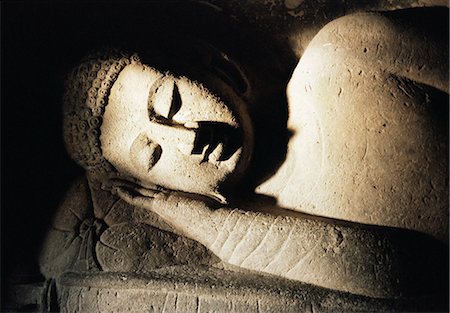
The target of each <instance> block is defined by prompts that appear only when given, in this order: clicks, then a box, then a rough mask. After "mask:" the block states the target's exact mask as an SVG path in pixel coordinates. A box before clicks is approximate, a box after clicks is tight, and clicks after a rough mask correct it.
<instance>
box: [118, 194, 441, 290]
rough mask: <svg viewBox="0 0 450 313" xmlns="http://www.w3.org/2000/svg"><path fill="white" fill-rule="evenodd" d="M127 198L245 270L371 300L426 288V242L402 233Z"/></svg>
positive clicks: (172, 199)
mask: <svg viewBox="0 0 450 313" xmlns="http://www.w3.org/2000/svg"><path fill="white" fill-rule="evenodd" d="M121 196H122V197H124V199H125V200H127V201H129V202H132V203H133V204H135V205H140V206H145V207H147V208H149V209H151V210H153V211H155V212H156V213H158V214H159V215H160V216H161V217H162V218H164V219H165V220H166V221H167V222H169V223H171V224H172V225H173V226H174V227H176V228H178V229H179V230H180V231H182V232H183V233H184V234H185V235H186V236H188V237H190V238H192V239H194V240H197V241H198V242H200V243H202V244H203V245H205V246H206V247H207V248H209V249H210V250H211V251H212V252H214V253H215V254H216V255H217V256H218V257H219V258H220V259H222V260H223V261H225V262H228V263H230V264H232V265H236V266H239V267H242V268H246V269H250V270H255V271H260V272H264V273H268V274H274V275H277V276H281V277H285V278H289V279H293V280H298V281H301V282H305V283H311V284H314V285H318V286H322V287H326V288H332V289H337V290H341V291H347V292H351V293H356V294H362V295H366V296H372V297H396V296H399V295H402V293H403V290H402V288H403V287H404V286H405V284H406V285H408V284H411V283H413V284H417V283H418V282H419V281H421V280H420V279H415V278H414V277H416V276H417V275H419V276H420V275H421V274H417V273H421V272H423V269H422V268H421V267H422V266H421V265H420V264H421V260H420V256H419V254H422V253H426V251H425V250H422V251H419V252H415V251H417V250H416V249H417V247H419V246H421V244H422V242H421V241H420V240H419V241H416V240H414V241H413V240H409V239H411V238H412V239H415V238H414V237H411V238H410V237H408V235H405V232H402V231H395V230H389V229H383V228H377V227H367V226H360V225H357V224H351V223H348V224H343V223H340V224H338V223H332V222H335V221H331V220H328V221H327V220H325V219H323V220H318V219H313V218H307V217H301V216H299V217H291V216H275V215H270V214H265V213H258V212H248V211H243V210H241V209H233V210H230V209H225V208H220V209H217V210H213V209H210V208H209V207H208V205H206V204H205V203H204V202H202V201H198V200H192V199H186V198H182V197H179V196H176V195H168V196H165V197H161V198H158V197H156V198H154V199H152V200H150V201H149V200H148V199H147V200H146V199H144V198H143V197H139V196H138V197H136V196H135V197H131V196H130V195H129V194H128V195H125V196H124V194H123V193H122V195H121ZM406 233H407V232H406ZM405 236H406V237H405ZM408 240H409V241H408ZM408 242H410V243H408ZM408 245H409V246H408ZM423 246H426V245H425V244H423ZM414 248H416V249H414ZM419 249H423V247H420V248H419ZM430 249H431V247H430ZM416 254H417V255H416ZM432 277H433V276H432V275H429V276H427V279H429V280H431V279H432ZM431 281H432V280H431ZM422 282H423V281H422ZM408 286H409V285H408ZM408 288H409V287H408Z"/></svg>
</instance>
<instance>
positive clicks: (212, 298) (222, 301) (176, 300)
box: [57, 267, 429, 313]
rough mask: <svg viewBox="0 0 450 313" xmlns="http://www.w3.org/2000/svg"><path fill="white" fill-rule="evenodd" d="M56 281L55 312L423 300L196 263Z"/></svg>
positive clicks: (411, 306) (349, 305) (330, 308)
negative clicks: (376, 296)
mask: <svg viewBox="0 0 450 313" xmlns="http://www.w3.org/2000/svg"><path fill="white" fill-rule="evenodd" d="M57 285H58V290H59V294H58V297H59V302H60V303H61V304H62V306H61V312H86V311H89V312H123V311H127V312H143V311H145V312H185V313H188V312H258V313H262V312H368V311H370V312H386V311H413V310H418V309H419V310H420V308H421V304H420V303H421V301H424V300H425V301H427V302H428V301H429V299H426V298H422V299H420V300H419V299H407V300H406V299H405V300H388V299H374V298H367V297H361V296H354V295H351V294H347V293H342V292H336V291H333V290H329V289H323V288H318V287H314V286H311V285H307V284H298V283H293V282H292V281H289V280H285V281H283V280H280V279H276V278H272V277H264V276H260V275H257V274H255V273H251V272H248V273H242V272H241V273H236V272H233V271H229V270H222V269H215V268H201V267H196V268H190V267H178V268H173V269H170V270H161V271H156V272H152V273H148V274H147V275H134V274H130V273H98V274H91V275H85V274H76V273H66V274H64V275H63V276H62V277H61V278H60V279H59V280H58V283H57Z"/></svg>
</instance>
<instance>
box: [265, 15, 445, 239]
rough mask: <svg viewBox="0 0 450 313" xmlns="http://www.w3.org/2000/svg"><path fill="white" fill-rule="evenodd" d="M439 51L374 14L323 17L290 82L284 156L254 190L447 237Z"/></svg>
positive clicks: (283, 201) (322, 210)
mask: <svg viewBox="0 0 450 313" xmlns="http://www.w3.org/2000/svg"><path fill="white" fill-rule="evenodd" d="M399 38H401V43H400V44H399V42H398V40H399ZM445 51H448V50H446V49H445V44H444V43H437V42H434V41H433V40H432V39H428V38H427V37H426V36H425V35H424V34H423V33H421V32H420V31H419V30H417V31H416V32H412V30H411V29H410V28H406V27H405V26H404V25H402V24H399V23H397V22H396V21H395V20H392V19H389V18H386V17H384V16H382V15H379V14H378V15H377V14H356V15H351V16H346V17H343V18H340V19H337V20H335V21H333V22H331V23H330V24H328V25H327V26H325V27H324V28H323V29H322V30H321V31H320V32H319V33H318V34H317V35H316V37H315V38H314V39H313V41H312V42H311V43H310V45H309V46H308V49H307V50H306V52H305V54H304V55H303V56H302V58H301V60H300V62H299V65H298V66H297V68H296V70H295V72H294V74H293V77H292V79H291V81H290V84H289V89H288V97H289V106H290V111H289V122H288V127H289V128H290V129H291V130H292V131H293V132H294V135H293V137H292V138H291V140H290V143H289V148H288V153H287V156H286V161H285V163H284V164H283V166H282V167H281V168H280V170H279V171H278V173H277V174H276V175H275V176H274V177H273V178H271V179H269V180H268V181H267V182H265V183H264V184H263V185H262V186H260V187H258V188H257V190H258V191H259V192H261V193H264V194H268V195H272V196H275V197H276V198H277V199H278V202H279V204H280V205H281V206H284V207H287V208H292V209H294V210H298V211H301V212H307V213H310V214H313V215H321V216H327V217H333V218H338V219H343V220H351V221H356V222H361V223H367V224H377V225H388V226H394V227H401V228H408V229H415V230H418V231H421V232H425V233H429V234H432V235H434V236H435V237H437V238H439V239H440V240H443V241H448V158H447V153H448V133H447V125H448V71H447V69H448V63H447V59H448V58H447V56H446V53H447V52H445Z"/></svg>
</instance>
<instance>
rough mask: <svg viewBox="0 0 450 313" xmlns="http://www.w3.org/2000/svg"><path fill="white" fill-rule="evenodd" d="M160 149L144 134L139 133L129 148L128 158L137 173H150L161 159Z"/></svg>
mask: <svg viewBox="0 0 450 313" xmlns="http://www.w3.org/2000/svg"><path fill="white" fill-rule="evenodd" d="M161 153H162V148H161V146H160V145H159V144H157V143H156V142H153V141H152V140H151V139H150V138H148V136H147V135H146V134H145V133H141V134H140V135H139V136H138V137H137V138H136V139H135V140H134V141H133V143H132V145H131V147H130V158H131V162H132V164H133V166H134V167H135V168H136V169H137V170H138V171H146V172H148V171H150V170H151V169H152V168H153V166H154V165H155V164H156V162H158V160H159V159H160V157H161Z"/></svg>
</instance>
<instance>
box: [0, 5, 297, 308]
mask: <svg viewBox="0 0 450 313" xmlns="http://www.w3.org/2000/svg"><path fill="white" fill-rule="evenodd" d="M1 22H2V25H1V26H2V63H1V65H2V72H1V74H2V76H1V80H2V90H1V91H2V92H1V96H2V99H1V143H2V149H1V150H2V158H1V162H2V163H1V170H2V190H1V192H2V197H1V209H2V210H1V230H2V236H1V261H2V264H1V265H2V273H1V280H2V299H5V298H6V293H7V283H8V280H14V281H16V282H17V281H21V282H27V283H28V282H33V281H40V280H41V279H42V277H40V275H39V270H38V266H37V256H38V254H39V251H40V246H41V242H42V240H43V238H44V236H45V233H46V230H47V228H48V227H49V225H50V223H51V219H52V215H53V213H54V212H55V210H56V209H57V207H58V203H59V202H60V201H61V198H62V197H63V196H64V192H65V190H66V189H67V188H68V187H69V184H70V182H71V181H72V180H73V179H74V178H75V177H76V176H77V175H81V174H82V173H83V171H82V170H81V169H80V168H78V167H77V166H76V165H75V164H74V163H73V162H72V161H71V160H70V158H69V157H68V155H67V154H66V152H65V149H64V144H63V140H62V125H61V116H62V113H61V99H62V87H63V83H64V80H65V75H66V73H67V72H68V70H70V69H71V68H72V67H73V66H74V65H75V64H76V63H77V62H78V61H79V60H80V58H81V57H82V56H83V55H84V54H86V52H88V51H89V50H91V49H92V48H95V47H99V46H102V45H104V44H108V45H116V44H120V45H121V46H127V45H131V46H133V45H136V44H140V45H144V46H145V45H152V44H154V43H155V38H157V37H158V35H160V34H162V33H166V32H174V33H177V34H183V33H185V34H187V35H195V36H197V37H200V38H203V39H205V40H208V41H210V42H216V43H217V44H218V45H221V46H223V47H224V48H227V49H228V50H229V51H231V53H233V52H234V54H239V55H240V57H241V59H243V60H244V61H246V63H247V64H248V65H249V67H250V68H252V67H253V68H260V70H261V71H262V72H264V73H262V72H258V71H259V70H258V69H256V70H255V71H254V75H255V76H256V77H264V81H268V82H270V81H274V80H276V81H277V82H278V84H275V85H278V86H280V88H278V87H273V86H274V84H271V85H272V87H270V88H266V87H264V86H258V82H256V81H255V86H254V87H256V89H260V90H265V94H264V95H260V96H259V97H260V98H261V97H263V98H264V101H257V99H254V100H255V101H256V102H258V103H260V104H259V105H260V106H264V105H263V103H264V102H265V103H271V102H272V100H271V99H272V98H276V97H278V98H280V97H281V99H282V100H283V99H284V96H283V94H284V86H285V84H286V82H287V80H288V78H289V74H290V72H291V70H293V68H294V66H295V63H296V58H295V57H294V56H293V55H292V54H291V53H288V52H286V49H285V50H283V49H278V48H277V47H275V46H276V44H275V43H274V44H273V47H272V48H271V44H269V42H270V39H269V37H268V36H266V35H264V36H262V35H255V33H254V31H255V30H252V31H253V33H251V32H252V31H250V30H249V32H250V34H249V33H246V32H244V31H242V29H241V28H240V29H239V30H236V29H233V26H231V25H229V20H228V14H227V13H226V12H225V13H223V12H219V13H217V10H215V8H214V7H211V6H208V5H194V4H193V3H192V2H190V1H181V2H180V1H166V3H165V5H161V4H160V3H156V2H153V1H149V2H146V3H143V2H133V3H131V2H127V3H118V2H108V3H106V2H96V3H87V2H84V3H78V4H77V3H73V2H63V3H56V2H37V3H27V2H6V3H2V19H1ZM263 46H264V48H263ZM263 49H265V51H266V52H267V53H265V52H264V50H263ZM277 49H278V50H277ZM255 54H257V55H258V56H259V57H258V58H255V57H254V55H255ZM273 55H277V56H278V57H279V56H280V55H281V56H282V57H281V58H277V57H273ZM280 59H282V60H283V64H284V65H283V66H280V61H279V60H280ZM262 64H264V66H263V67H261V65H262ZM268 73H269V74H270V75H269V74H268ZM256 80H257V79H256ZM277 101H278V102H279V100H277ZM283 106H284V104H283V103H281V104H280V105H279V107H280V108H282V107H283ZM256 112H257V113H256V115H259V118H258V120H260V121H261V122H260V123H261V125H264V123H265V122H264V121H266V123H269V124H270V123H272V124H273V122H274V121H278V120H279V121H281V124H280V125H278V126H281V127H278V128H283V127H282V126H284V125H283V123H284V121H285V119H286V117H287V115H286V112H285V110H284V111H283V110H281V111H280V110H278V111H277V112H274V111H269V112H266V113H264V110H259V109H258V110H256ZM276 114H280V118H277V117H276ZM275 126H276V125H275ZM275 126H274V127H269V128H268V129H267V128H266V131H270V134H268V135H267V136H269V137H270V136H275V137H279V135H277V131H276V129H277V127H275ZM267 136H266V137H267ZM278 142H280V140H278ZM280 143H282V142H280ZM262 150H263V153H262V155H265V156H266V158H265V159H266V160H271V159H273V157H271V153H272V154H273V151H274V150H275V149H274V147H273V146H271V147H269V146H267V145H264V146H263V147H262ZM277 158H279V157H277ZM255 168H258V166H256V167H255Z"/></svg>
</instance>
